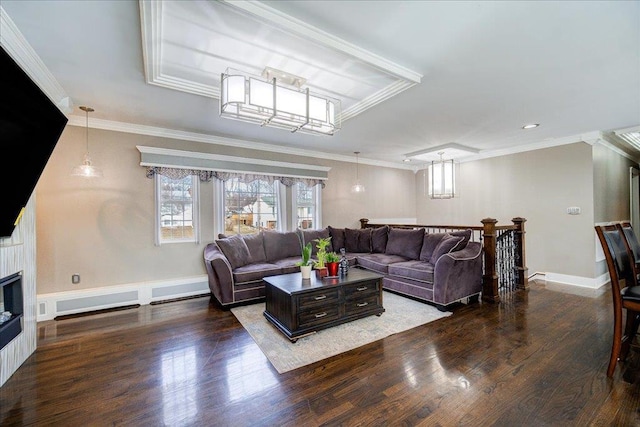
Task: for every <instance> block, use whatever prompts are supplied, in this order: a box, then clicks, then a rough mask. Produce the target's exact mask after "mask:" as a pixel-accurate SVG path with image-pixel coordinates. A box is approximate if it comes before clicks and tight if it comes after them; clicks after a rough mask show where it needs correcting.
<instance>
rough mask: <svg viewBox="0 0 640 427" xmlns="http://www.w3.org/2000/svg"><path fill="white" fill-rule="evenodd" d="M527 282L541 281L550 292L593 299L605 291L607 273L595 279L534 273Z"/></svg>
mask: <svg viewBox="0 0 640 427" xmlns="http://www.w3.org/2000/svg"><path fill="white" fill-rule="evenodd" d="M529 280H530V281H532V280H540V281H543V282H545V287H546V288H548V289H551V290H556V291H561V292H566V293H574V294H578V295H584V296H594V297H595V296H598V295H600V294H601V293H602V292H604V291H605V290H606V288H604V285H606V284H607V283H609V273H605V274H603V275H601V276H599V277H595V278H588V277H581V276H571V275H566V274H558V273H535V274H533V275H531V276H529Z"/></svg>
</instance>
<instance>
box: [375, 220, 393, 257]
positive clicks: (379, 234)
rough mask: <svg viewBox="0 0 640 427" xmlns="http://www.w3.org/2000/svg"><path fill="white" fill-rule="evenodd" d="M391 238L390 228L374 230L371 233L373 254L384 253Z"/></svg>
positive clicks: (386, 226)
mask: <svg viewBox="0 0 640 427" xmlns="http://www.w3.org/2000/svg"><path fill="white" fill-rule="evenodd" d="M388 238H389V226H388V225H385V226H383V227H378V228H374V229H373V230H372V231H371V252H374V253H384V251H385V249H386V248H387V240H388Z"/></svg>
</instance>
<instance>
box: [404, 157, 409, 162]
mask: <svg viewBox="0 0 640 427" xmlns="http://www.w3.org/2000/svg"><path fill="white" fill-rule="evenodd" d="M410 161H411V159H410V158H408V157H407V158H406V159H404V160H403V162H405V163H409V162H410Z"/></svg>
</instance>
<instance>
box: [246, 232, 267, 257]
mask: <svg viewBox="0 0 640 427" xmlns="http://www.w3.org/2000/svg"><path fill="white" fill-rule="evenodd" d="M262 234H263V233H262V232H259V233H256V234H245V235H243V238H244V242H245V243H246V244H247V247H248V248H249V253H250V254H251V262H252V263H254V262H266V261H267V256H266V255H265V253H264V239H263V237H262Z"/></svg>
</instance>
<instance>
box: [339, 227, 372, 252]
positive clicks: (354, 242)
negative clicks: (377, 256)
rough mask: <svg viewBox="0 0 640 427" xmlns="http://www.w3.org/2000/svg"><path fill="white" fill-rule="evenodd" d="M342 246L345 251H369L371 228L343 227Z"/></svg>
mask: <svg viewBox="0 0 640 427" xmlns="http://www.w3.org/2000/svg"><path fill="white" fill-rule="evenodd" d="M344 247H345V249H346V251H347V252H366V253H368V252H371V229H370V228H359V229H355V230H354V229H351V228H345V229H344Z"/></svg>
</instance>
